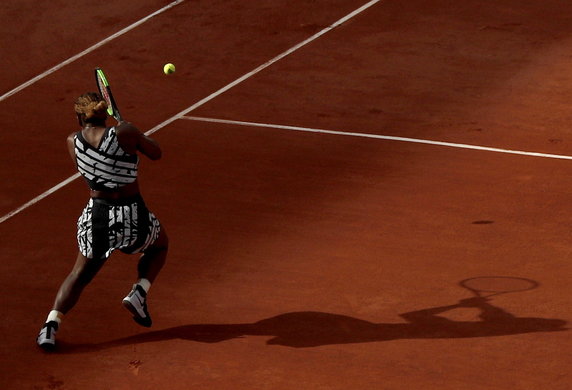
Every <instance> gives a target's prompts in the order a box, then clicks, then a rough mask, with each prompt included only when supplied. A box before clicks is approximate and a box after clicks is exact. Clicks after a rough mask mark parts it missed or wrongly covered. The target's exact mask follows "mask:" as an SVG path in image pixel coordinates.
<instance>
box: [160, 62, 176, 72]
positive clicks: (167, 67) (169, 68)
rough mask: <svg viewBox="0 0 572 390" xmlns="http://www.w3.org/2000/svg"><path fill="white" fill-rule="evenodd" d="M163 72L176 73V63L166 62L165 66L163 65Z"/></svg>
mask: <svg viewBox="0 0 572 390" xmlns="http://www.w3.org/2000/svg"><path fill="white" fill-rule="evenodd" d="M163 72H164V73H165V74H171V73H175V65H173V64H171V63H168V64H165V66H163Z"/></svg>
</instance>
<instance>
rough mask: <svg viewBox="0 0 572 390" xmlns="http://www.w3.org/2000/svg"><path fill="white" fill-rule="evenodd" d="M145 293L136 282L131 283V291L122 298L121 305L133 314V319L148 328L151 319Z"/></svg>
mask: <svg viewBox="0 0 572 390" xmlns="http://www.w3.org/2000/svg"><path fill="white" fill-rule="evenodd" d="M146 301H147V293H146V292H145V290H144V289H143V287H141V286H140V285H138V284H134V285H133V289H132V290H131V292H130V293H129V294H128V295H127V296H126V297H125V298H123V306H125V308H126V309H127V310H129V311H130V312H131V313H132V314H133V320H135V322H137V323H138V324H139V325H141V326H144V327H146V328H150V327H151V324H152V321H151V316H150V315H149V312H148V311H147V302H146Z"/></svg>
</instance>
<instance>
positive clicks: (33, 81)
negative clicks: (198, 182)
mask: <svg viewBox="0 0 572 390" xmlns="http://www.w3.org/2000/svg"><path fill="white" fill-rule="evenodd" d="M183 1H185V0H177V1H174V2H173V3H171V4H169V5H168V6H166V7H165V8H162V9H161V10H159V11H156V12H155V13H153V14H151V15H149V16H148V17H147V18H145V19H142V20H141V21H139V22H137V23H134V24H132V25H131V26H129V27H127V28H125V29H123V30H121V31H119V32H118V33H115V34H113V35H112V36H111V37H109V38H107V39H106V40H105V41H102V42H104V43H105V42H108V41H110V40H111V39H114V38H116V37H117V36H119V35H121V34H123V33H125V32H127V31H129V30H130V29H132V28H134V27H136V26H138V25H139V24H141V23H143V22H145V21H146V20H148V19H150V18H152V17H153V16H155V15H158V14H159V13H161V12H163V11H166V10H167V9H169V8H172V7H174V6H175V5H177V4H179V3H181V2H183ZM380 1H381V0H372V1H370V2H368V3H366V4H364V5H363V6H361V7H360V8H358V9H356V10H355V11H353V12H351V13H349V14H348V15H346V16H344V17H343V18H341V19H339V20H338V21H337V22H335V23H333V24H331V25H330V26H328V27H326V28H324V29H323V30H321V31H319V32H318V33H316V34H314V35H312V36H311V37H310V38H308V39H306V40H304V41H302V42H300V43H299V44H297V45H296V46H293V47H292V48H290V49H288V50H286V51H285V52H283V53H282V54H279V55H277V56H276V57H274V58H273V59H271V60H270V61H268V62H266V63H264V64H262V65H260V66H259V67H258V68H256V69H254V70H253V71H251V72H248V73H246V74H245V75H244V76H242V77H239V78H238V79H236V80H235V81H233V82H231V83H230V84H227V85H226V86H224V87H222V88H220V89H219V90H218V91H216V92H213V93H212V94H210V95H209V96H207V97H205V98H204V99H202V100H200V101H198V102H197V103H195V104H193V105H192V106H190V107H189V108H186V109H184V110H183V111H181V112H179V113H178V114H176V115H174V116H172V117H171V118H169V119H167V120H166V121H163V122H161V123H159V124H158V125H157V126H155V127H153V128H152V129H150V130H148V131H147V132H146V133H145V134H146V135H151V134H153V133H155V132H157V131H159V130H160V129H162V128H163V127H165V126H167V125H169V124H170V123H172V122H174V121H176V120H177V119H180V118H181V117H182V116H184V115H186V114H188V113H189V112H191V111H193V110H195V109H197V108H198V107H200V106H202V105H203V104H205V103H207V102H209V101H211V100H212V99H214V98H216V97H217V96H219V95H221V94H223V93H224V92H226V91H228V90H229V89H231V88H233V87H234V86H236V85H238V84H240V83H242V82H243V81H244V80H247V79H249V78H250V77H252V76H254V75H255V74H257V73H260V72H261V71H263V70H264V69H266V68H268V67H269V66H270V65H272V64H274V63H275V62H277V61H280V60H281V59H282V58H284V57H286V56H288V55H289V54H292V53H293V52H295V51H296V50H298V49H300V48H301V47H303V46H306V45H307V44H308V43H310V42H312V41H314V40H316V39H318V38H319V37H321V36H322V35H324V34H325V33H327V32H328V31H331V30H333V29H334V28H336V27H338V26H340V25H342V24H343V23H345V22H347V21H348V20H349V19H351V18H353V17H354V16H356V15H358V14H360V13H362V12H363V11H365V10H366V9H368V8H369V7H371V6H373V5H375V4H377V3H379V2H380ZM102 44H103V43H101V44H98V45H99V46H101V45H102ZM99 46H97V45H96V46H93V47H92V48H90V49H88V50H85V51H83V52H82V53H80V54H78V55H76V56H74V57H72V58H70V59H68V60H67V61H65V62H62V63H61V64H60V65H58V66H56V67H53V68H52V69H50V70H49V71H47V72H45V73H43V74H41V75H40V76H37V77H36V78H34V79H32V80H30V81H28V83H26V84H23V85H22V86H20V87H18V88H16V89H15V90H12V91H10V92H8V94H10V95H13V94H14V93H16V92H18V91H20V90H22V89H24V88H26V87H27V86H29V85H31V84H33V83H35V82H36V81H38V80H39V79H41V78H43V77H45V76H47V75H48V74H50V73H53V72H55V71H56V70H58V69H60V68H61V67H63V66H64V65H67V64H69V63H70V62H73V61H75V60H76V59H77V58H79V57H81V56H82V55H85V54H86V53H89V52H90V51H91V50H93V49H95V48H96V47H99ZM8 94H5V95H2V96H1V97H0V101H2V100H4V99H5V98H6V97H8V96H10V95H8ZM79 176H80V175H79V173H76V174H75V175H73V176H70V177H69V178H67V179H66V180H64V181H62V182H61V183H59V184H57V185H55V186H54V187H52V188H50V189H49V190H48V191H46V192H44V193H43V194H41V195H39V196H37V197H35V198H34V199H32V200H30V201H29V202H27V203H26V204H24V205H22V206H20V207H18V208H17V209H15V210H13V211H11V212H9V213H8V214H6V215H4V216H3V217H1V218H0V223H3V222H5V221H6V220H8V219H10V218H12V217H13V216H15V215H16V214H19V213H20V212H22V211H23V210H25V209H27V208H28V207H30V206H33V205H34V204H36V203H37V202H39V201H40V200H42V199H44V198H45V197H46V196H48V195H50V194H52V193H53V192H55V191H57V190H59V189H60V188H62V187H64V186H66V185H67V184H69V183H71V182H72V181H74V180H75V179H77V178H78V177H79Z"/></svg>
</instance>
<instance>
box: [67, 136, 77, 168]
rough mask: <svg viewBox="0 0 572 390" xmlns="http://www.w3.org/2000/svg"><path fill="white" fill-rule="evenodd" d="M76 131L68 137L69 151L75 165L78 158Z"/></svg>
mask: <svg viewBox="0 0 572 390" xmlns="http://www.w3.org/2000/svg"><path fill="white" fill-rule="evenodd" d="M75 134H76V133H71V134H70V135H69V136H68V138H67V140H66V141H67V145H68V153H69V154H70V157H71V159H72V161H73V165H76V164H77V163H76V160H75V140H74V137H75Z"/></svg>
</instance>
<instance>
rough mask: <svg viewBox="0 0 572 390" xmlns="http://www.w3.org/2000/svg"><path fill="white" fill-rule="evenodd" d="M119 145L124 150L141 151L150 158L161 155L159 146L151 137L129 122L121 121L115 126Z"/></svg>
mask: <svg viewBox="0 0 572 390" xmlns="http://www.w3.org/2000/svg"><path fill="white" fill-rule="evenodd" d="M116 129H117V138H118V140H119V145H120V146H121V148H122V149H123V150H125V152H127V153H129V154H135V153H136V152H141V153H143V154H144V155H145V156H147V157H149V158H150V159H151V160H158V159H160V158H161V156H162V154H163V153H162V151H161V147H160V146H159V144H158V143H157V141H155V140H154V139H153V138H151V137H148V136H146V135H145V134H143V133H142V132H141V131H139V129H137V128H136V127H135V126H133V125H132V124H131V123H129V122H121V123H120V124H119V125H117V126H116Z"/></svg>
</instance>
